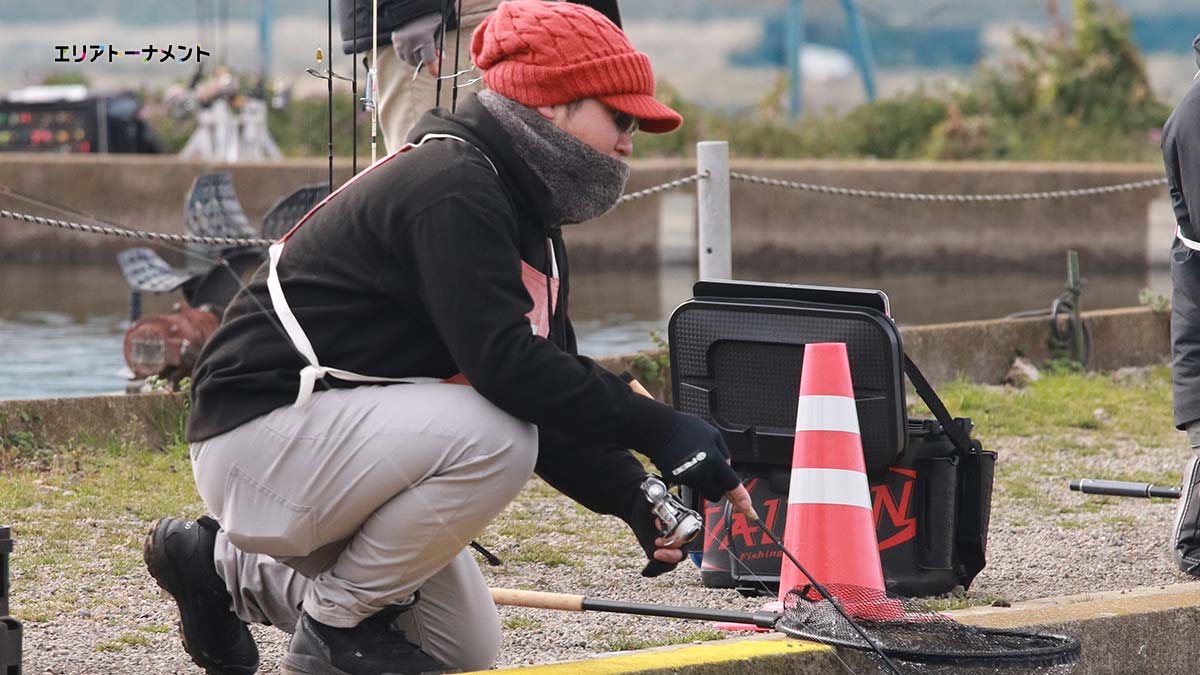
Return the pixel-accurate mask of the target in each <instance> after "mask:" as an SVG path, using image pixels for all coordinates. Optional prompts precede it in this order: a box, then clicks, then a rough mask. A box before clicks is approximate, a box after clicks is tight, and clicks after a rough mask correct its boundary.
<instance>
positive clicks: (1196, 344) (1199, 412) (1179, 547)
mask: <svg viewBox="0 0 1200 675" xmlns="http://www.w3.org/2000/svg"><path fill="white" fill-rule="evenodd" d="M1192 48H1193V49H1194V50H1195V52H1196V65H1197V67H1200V36H1197V37H1196V39H1195V41H1194V42H1192ZM1162 150H1163V161H1164V162H1165V164H1166V168H1167V183H1168V185H1169V186H1170V192H1171V206H1172V207H1174V209H1175V222H1176V229H1175V240H1174V241H1172V242H1171V353H1172V357H1173V358H1172V363H1171V379H1172V381H1173V385H1174V393H1175V425H1176V426H1177V427H1178V428H1180V429H1185V430H1187V435H1188V444H1189V445H1190V446H1191V450H1192V458H1191V460H1190V461H1189V462H1188V464H1187V467H1186V468H1185V469H1184V472H1183V494H1182V495H1181V496H1180V498H1179V508H1178V510H1177V511H1176V515H1175V527H1174V529H1173V530H1172V532H1171V539H1170V544H1169V545H1170V548H1171V557H1172V558H1173V559H1174V560H1175V564H1176V565H1178V566H1179V569H1181V570H1183V571H1184V572H1187V573H1188V574H1191V575H1194V576H1200V257H1198V256H1200V82H1196V83H1193V84H1192V87H1191V89H1189V90H1188V92H1187V94H1185V95H1184V97H1183V100H1182V101H1180V102H1179V105H1178V106H1176V107H1175V111H1174V112H1172V113H1171V117H1170V118H1169V119H1168V120H1167V124H1166V126H1164V127H1163V136H1162Z"/></svg>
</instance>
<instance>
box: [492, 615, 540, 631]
mask: <svg viewBox="0 0 1200 675" xmlns="http://www.w3.org/2000/svg"><path fill="white" fill-rule="evenodd" d="M500 625H501V626H503V627H504V629H505V630H538V629H539V628H541V627H542V622H541V621H538V620H537V619H531V618H529V617H527V616H510V617H507V618H505V619H504V620H503V621H501V622H500Z"/></svg>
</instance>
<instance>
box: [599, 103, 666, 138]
mask: <svg viewBox="0 0 1200 675" xmlns="http://www.w3.org/2000/svg"><path fill="white" fill-rule="evenodd" d="M595 99H596V100H598V101H600V102H601V103H604V104H606V105H608V106H611V107H613V108H616V109H617V110H620V111H621V112H623V113H627V114H629V115H633V116H634V117H636V118H637V119H638V129H640V130H641V131H645V132H646V133H650V134H665V133H669V132H672V131H675V130H676V129H678V128H679V125H680V124H683V117H682V116H680V114H679V113H677V112H675V111H674V110H672V109H671V108H670V107H669V106H667V105H665V104H663V103H661V102H659V100H658V99H656V98H654V97H653V96H650V95H648V94H612V95H609V96H596V97H595Z"/></svg>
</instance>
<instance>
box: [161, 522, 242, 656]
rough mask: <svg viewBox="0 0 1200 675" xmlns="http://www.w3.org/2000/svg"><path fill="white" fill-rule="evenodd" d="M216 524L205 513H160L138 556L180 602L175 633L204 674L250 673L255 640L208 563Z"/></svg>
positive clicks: (217, 528)
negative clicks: (187, 516)
mask: <svg viewBox="0 0 1200 675" xmlns="http://www.w3.org/2000/svg"><path fill="white" fill-rule="evenodd" d="M220 527H221V526H220V525H218V524H217V521H215V520H213V519H212V518H211V517H209V516H201V517H200V518H198V519H197V520H183V519H181V518H159V520H158V522H156V523H154V525H153V526H151V528H150V531H149V532H148V533H146V539H145V541H144V542H143V543H142V557H143V558H144V559H145V561H146V567H147V568H149V570H150V575H151V576H153V577H154V580H155V581H157V582H158V585H159V586H161V587H162V589H163V590H165V591H166V592H168V593H170V594H171V597H173V598H175V603H176V604H177V605H179V634H180V636H181V637H182V638H183V649H184V650H185V651H186V652H187V653H188V656H191V657H192V661H194V662H195V664H196V665H198V666H200V667H201V668H203V669H204V671H205V672H206V673H208V675H250V674H251V673H253V672H254V671H256V670H258V645H256V644H255V643H254V638H253V637H252V636H251V635H250V629H249V628H247V627H246V623H245V622H244V621H242V620H241V619H239V618H238V617H237V615H236V614H234V613H233V611H232V610H231V609H230V606H231V605H232V604H233V598H232V597H230V595H229V592H228V591H227V590H225V582H224V581H222V580H221V577H220V576H218V575H217V570H216V566H215V564H214V563H213V544H214V542H215V540H216V537H217V530H219V529H220Z"/></svg>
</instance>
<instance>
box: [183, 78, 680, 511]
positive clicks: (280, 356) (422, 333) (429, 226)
mask: <svg viewBox="0 0 1200 675" xmlns="http://www.w3.org/2000/svg"><path fill="white" fill-rule="evenodd" d="M427 133H445V134H453V135H455V136H459V137H461V138H463V139H465V140H467V141H469V143H470V144H469V145H468V144H465V143H461V142H458V141H455V140H449V139H444V140H430V141H427V142H426V143H425V144H424V145H422V146H420V147H417V148H414V149H412V150H410V151H408V152H404V153H400V154H397V155H394V156H391V157H390V158H389V159H387V160H386V161H384V162H382V163H380V164H379V165H377V166H376V167H374V168H372V169H371V170H369V171H368V172H366V173H365V174H364V175H361V176H360V177H359V178H358V179H357V180H356V181H354V183H352V184H351V185H349V186H348V187H347V188H346V189H345V190H343V191H342V192H341V193H339V194H338V195H337V196H335V197H334V198H333V199H331V200H330V201H329V202H328V203H326V204H325V205H324V206H322V207H320V208H319V209H318V210H317V211H316V212H315V213H313V214H312V215H311V216H310V217H309V218H308V220H307V221H306V222H305V223H304V224H303V225H302V226H301V227H300V229H299V230H297V231H296V233H295V234H293V235H292V237H291V238H290V239H289V240H288V242H287V244H286V246H285V248H284V251H283V256H282V259H281V260H280V263H279V268H278V271H279V275H280V280H281V283H282V286H283V290H284V293H285V295H286V297H287V299H288V303H289V304H290V306H291V308H292V311H293V312H294V313H295V315H296V318H297V320H298V321H299V322H300V325H301V326H302V327H303V328H304V330H305V332H306V333H307V335H308V338H309V340H310V341H311V342H312V345H313V349H314V351H315V352H316V354H317V358H318V359H319V361H320V362H321V364H322V365H324V366H330V367H336V368H341V369H345V370H350V371H353V372H357V373H362V374H365V375H376V376H384V377H413V376H426V377H437V378H446V377H450V376H452V375H454V374H456V373H459V372H461V373H463V374H464V375H465V376H466V377H467V379H468V380H469V381H470V382H471V385H472V386H474V387H475V389H476V390H477V391H478V392H479V393H480V394H482V395H483V396H484V397H485V398H487V399H488V400H489V401H491V402H492V403H494V404H495V405H496V406H497V407H499V408H501V409H502V410H505V411H506V412H508V413H510V414H512V415H513V416H514V417H517V418H519V419H522V420H525V421H528V422H533V423H534V424H537V425H538V427H539V431H540V437H541V439H542V441H541V448H540V450H541V452H540V459H539V472H540V473H542V475H543V477H545V478H546V479H547V480H548V481H549V482H550V483H551V484H553V485H555V486H556V487H558V488H559V489H560V490H562V491H564V492H566V493H567V494H568V495H570V496H572V497H574V498H576V499H577V500H579V501H581V502H582V503H584V504H585V505H587V506H589V507H590V508H592V509H593V510H597V511H600V512H603V513H612V514H614V515H619V516H622V517H624V516H626V515H627V514H628V513H629V509H631V508H632V507H631V502H630V501H629V500H631V499H633V498H634V497H635V496H636V495H634V494H633V492H635V491H629V490H621V491H620V494H619V495H617V494H616V493H615V492H614V491H613V487H614V486H615V485H616V484H629V483H632V482H637V481H640V479H641V477H642V476H644V471H642V469H641V466H640V464H639V463H638V462H637V460H636V459H634V458H633V457H632V456H631V455H630V454H629V453H628V452H627V451H625V450H624V448H634V449H637V450H639V451H642V452H644V453H646V454H647V455H650V456H651V457H653V456H654V455H655V454H656V453H657V452H658V451H659V450H661V449H662V447H663V445H664V444H665V442H666V438H667V435H668V432H669V430H670V425H671V420H672V416H673V414H674V413H673V411H672V410H671V408H670V407H668V406H665V405H663V404H661V403H657V402H654V401H651V400H649V399H646V398H643V397H640V396H636V395H634V394H633V393H632V392H631V391H630V389H629V387H628V386H626V384H625V383H624V382H622V381H621V379H620V378H618V377H616V376H615V375H613V374H611V373H609V372H607V371H605V370H604V369H603V368H600V367H599V366H597V365H596V364H595V363H594V362H593V361H592V360H590V359H588V358H586V357H583V356H578V355H577V349H576V343H575V335H574V331H573V330H572V328H571V323H570V320H569V319H568V318H567V309H568V308H567V298H568V293H569V288H570V286H569V276H568V274H569V267H568V262H567V256H566V251H565V250H564V248H563V243H562V237H561V233H560V231H559V229H558V228H557V227H556V226H555V224H554V223H549V222H546V216H545V213H544V211H543V208H542V207H543V206H544V205H546V204H547V203H548V195H547V191H546V188H545V186H544V185H543V183H542V182H541V181H540V180H539V179H538V178H537V177H536V176H535V175H534V174H533V172H532V171H530V169H529V168H528V167H527V166H526V165H525V164H524V162H523V161H522V160H521V158H520V157H519V156H518V155H517V154H516V153H515V151H514V149H513V147H512V144H511V141H510V139H509V137H508V136H507V134H506V133H505V132H504V130H503V129H502V128H501V127H500V126H499V124H498V123H497V122H496V120H495V119H494V118H492V117H491V115H490V114H489V113H488V112H487V110H486V109H485V108H484V107H483V106H482V105H481V104H480V103H479V101H478V100H477V99H476V98H475V97H474V96H473V95H472V96H470V97H468V98H467V99H466V100H465V101H464V102H461V103H460V105H459V112H458V114H451V113H447V112H445V111H443V110H433V111H431V112H429V113H427V114H426V115H425V116H424V117H422V118H421V120H420V121H419V122H418V123H417V125H416V127H415V128H414V129H413V132H412V137H411V138H412V139H413V140H416V139H418V138H420V137H422V136H423V135H425V134H427ZM489 159H490V160H491V163H489V161H488V160H489ZM493 163H494V165H495V167H496V170H495V171H493V169H492V164H493ZM547 237H549V238H550V240H552V241H553V245H554V248H555V251H556V258H557V261H558V265H559V273H560V279H561V288H560V297H559V304H558V311H557V312H556V314H555V316H554V319H553V321H552V322H551V324H552V325H551V330H550V338H549V339H548V340H547V339H543V338H540V337H537V336H535V335H533V334H532V333H531V331H530V327H529V322H528V320H527V319H526V317H525V315H526V313H527V312H529V311H530V310H531V309H532V301H531V299H530V297H529V294H528V292H527V291H526V289H525V286H524V285H523V282H522V281H521V261H524V262H526V263H528V264H529V265H532V266H533V267H535V268H537V269H539V270H543V271H545V270H548V269H549V260H548V255H547V246H546V239H547ZM266 278H267V269H266V266H265V265H264V266H263V267H262V268H260V269H259V270H258V272H257V273H256V274H255V276H254V278H253V279H252V281H251V283H250V284H249V287H248V289H246V290H243V291H242V292H240V293H239V294H238V295H237V296H236V297H235V298H234V300H233V301H232V302H231V303H230V305H229V307H228V309H227V310H226V312H225V316H224V318H223V320H222V323H221V326H220V327H219V328H218V329H217V331H216V332H215V333H214V334H213V336H212V338H211V339H210V340H209V342H208V344H207V345H206V346H205V348H204V350H203V352H202V353H201V355H200V358H199V363H198V365H197V367H196V369H195V374H194V377H193V385H192V407H191V413H190V415H189V418H188V433H187V437H188V440H189V441H193V442H195V441H201V440H204V439H207V438H211V437H213V436H216V435H218V434H220V433H223V432H225V431H228V430H230V429H232V428H234V427H237V426H239V425H241V424H243V423H245V422H247V421H249V420H251V419H253V418H255V417H258V416H260V415H263V414H265V413H267V412H270V411H271V410H274V409H275V408H278V407H280V406H285V405H290V404H291V403H292V402H293V401H294V400H295V398H296V393H297V389H298V387H299V371H300V369H301V368H302V367H303V366H304V365H305V362H304V361H303V360H302V359H301V357H300V356H299V355H298V354H297V353H296V351H295V350H294V349H293V348H292V346H291V344H290V342H289V341H288V339H287V337H286V336H285V335H284V334H283V333H282V331H281V330H280V329H279V328H277V326H276V318H275V313H274V311H271V310H270V308H271V301H270V297H269V294H268V291H267V286H266ZM354 386H358V385H357V384H356V383H353V382H344V381H341V380H337V379H334V378H332V377H327V378H325V379H324V380H320V381H318V383H317V388H318V390H320V389H321V388H323V387H338V388H341V387H354ZM396 386H409V385H396ZM445 386H462V385H449V384H448V385H445ZM398 412H399V411H398ZM259 451H262V450H261V449H255V448H247V449H246V452H259ZM402 451H403V450H402V449H400V450H398V452H402ZM598 479H599V480H598ZM587 483H591V484H592V486H591V487H588V486H587V485H586V484H587ZM608 493H613V494H608Z"/></svg>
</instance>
